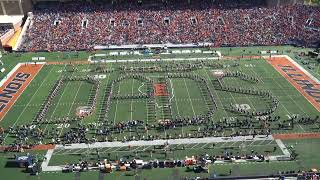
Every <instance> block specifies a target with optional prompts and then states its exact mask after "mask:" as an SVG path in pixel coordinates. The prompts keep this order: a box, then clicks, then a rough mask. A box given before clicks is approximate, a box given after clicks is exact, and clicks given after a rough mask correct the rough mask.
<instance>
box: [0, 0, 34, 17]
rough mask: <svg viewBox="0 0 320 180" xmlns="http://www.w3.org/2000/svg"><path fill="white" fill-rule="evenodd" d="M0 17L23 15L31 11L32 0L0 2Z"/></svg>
mask: <svg viewBox="0 0 320 180" xmlns="http://www.w3.org/2000/svg"><path fill="white" fill-rule="evenodd" d="M0 6H1V8H0V15H25V14H27V13H28V12H30V11H32V8H33V2H32V0H0Z"/></svg>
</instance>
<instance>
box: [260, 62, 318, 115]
mask: <svg viewBox="0 0 320 180" xmlns="http://www.w3.org/2000/svg"><path fill="white" fill-rule="evenodd" d="M265 59H266V61H267V62H268V63H269V64H271V65H272V66H273V68H274V69H276V70H277V71H278V73H280V74H281V75H282V77H284V78H285V79H286V80H287V81H288V82H290V84H291V85H292V86H293V87H295V89H296V90H297V91H299V92H300V94H301V95H303V96H304V97H305V99H306V100H307V101H309V103H310V104H311V105H312V106H313V107H314V108H315V109H316V110H318V111H320V103H319V101H320V99H317V96H315V95H313V93H315V94H317V93H319V92H318V91H315V90H316V89H317V88H319V87H320V83H319V80H318V79H316V78H315V77H314V76H312V75H311V74H310V73H309V72H307V71H306V70H305V69H304V68H303V67H301V66H300V65H299V64H297V63H296V62H294V61H293V60H292V59H291V58H290V57H289V59H288V56H274V57H271V58H265ZM290 59H291V60H290ZM290 73H291V74H290ZM298 82H300V83H298Z"/></svg>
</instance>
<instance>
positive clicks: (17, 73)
mask: <svg viewBox="0 0 320 180" xmlns="http://www.w3.org/2000/svg"><path fill="white" fill-rule="evenodd" d="M42 66H43V63H41V64H39V63H38V64H33V63H32V64H31V63H19V64H17V66H16V67H15V68H14V69H13V71H12V73H11V72H10V76H9V77H8V78H6V79H5V80H4V81H2V82H3V84H2V85H1V87H0V120H2V119H3V117H4V116H5V115H6V113H7V112H8V111H9V110H10V108H11V107H12V105H13V104H14V103H15V102H16V100H17V99H18V98H19V96H20V95H21V94H22V92H23V91H24V90H25V89H26V87H27V86H28V85H29V84H30V82H31V81H32V79H33V78H34V77H35V76H36V75H37V74H38V72H39V71H40V69H41V68H42Z"/></svg>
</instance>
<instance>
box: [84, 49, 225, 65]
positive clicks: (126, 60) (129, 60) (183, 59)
mask: <svg viewBox="0 0 320 180" xmlns="http://www.w3.org/2000/svg"><path fill="white" fill-rule="evenodd" d="M215 53H216V54H217V55H218V57H205V58H203V57H202V58H149V59H125V60H124V59H120V60H107V59H102V60H98V61H93V60H92V58H93V56H94V55H93V56H89V57H88V61H89V62H90V63H111V62H151V61H188V60H190V61H196V60H219V59H221V58H222V55H221V52H220V51H215ZM96 55H98V56H105V55H106V54H96Z"/></svg>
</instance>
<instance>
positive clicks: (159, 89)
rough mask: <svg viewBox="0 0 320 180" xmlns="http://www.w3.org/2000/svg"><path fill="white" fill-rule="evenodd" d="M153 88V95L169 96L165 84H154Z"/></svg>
mask: <svg viewBox="0 0 320 180" xmlns="http://www.w3.org/2000/svg"><path fill="white" fill-rule="evenodd" d="M153 86H154V89H155V92H154V95H155V96H169V94H168V92H167V90H166V84H161V83H159V84H154V85H153Z"/></svg>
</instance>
